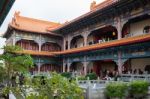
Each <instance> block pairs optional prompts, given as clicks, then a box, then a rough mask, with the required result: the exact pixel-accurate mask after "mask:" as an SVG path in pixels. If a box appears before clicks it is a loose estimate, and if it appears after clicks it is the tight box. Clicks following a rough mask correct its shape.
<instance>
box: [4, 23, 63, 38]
mask: <svg viewBox="0 0 150 99" xmlns="http://www.w3.org/2000/svg"><path fill="white" fill-rule="evenodd" d="M9 29H15V30H19V31H25V32H31V33H36V34H43V35H52V36H59V37H62V35H61V34H56V33H52V32H41V31H32V30H27V29H23V28H19V27H17V26H14V25H12V24H9V26H8V30H9ZM7 35H9V34H8V32H6V33H5V34H4V36H3V37H7Z"/></svg>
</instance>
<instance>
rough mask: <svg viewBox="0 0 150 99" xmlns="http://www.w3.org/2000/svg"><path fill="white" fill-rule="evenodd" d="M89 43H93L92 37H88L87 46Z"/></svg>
mask: <svg viewBox="0 0 150 99" xmlns="http://www.w3.org/2000/svg"><path fill="white" fill-rule="evenodd" d="M89 42H93V35H90V36H88V38H87V44H89Z"/></svg>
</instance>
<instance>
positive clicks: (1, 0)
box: [0, 0, 15, 26]
mask: <svg viewBox="0 0 150 99" xmlns="http://www.w3.org/2000/svg"><path fill="white" fill-rule="evenodd" d="M14 2H15V0H0V26H1V25H2V23H3V21H4V19H5V18H6V16H7V14H8V12H9V10H10V9H11V7H12V5H13V4H14Z"/></svg>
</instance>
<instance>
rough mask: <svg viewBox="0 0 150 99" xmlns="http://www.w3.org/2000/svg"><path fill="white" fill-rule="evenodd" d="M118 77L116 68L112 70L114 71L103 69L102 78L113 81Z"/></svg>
mask: <svg viewBox="0 0 150 99" xmlns="http://www.w3.org/2000/svg"><path fill="white" fill-rule="evenodd" d="M118 77H119V73H118V71H117V70H114V71H109V70H105V71H104V72H103V77H102V80H114V81H117V79H118Z"/></svg>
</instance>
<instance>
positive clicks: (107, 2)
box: [92, 0, 117, 10]
mask: <svg viewBox="0 0 150 99" xmlns="http://www.w3.org/2000/svg"><path fill="white" fill-rule="evenodd" d="M115 2H117V0H105V1H104V2H102V3H99V4H97V5H95V6H93V8H92V10H97V9H102V8H104V7H107V6H109V5H111V4H113V3H115Z"/></svg>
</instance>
